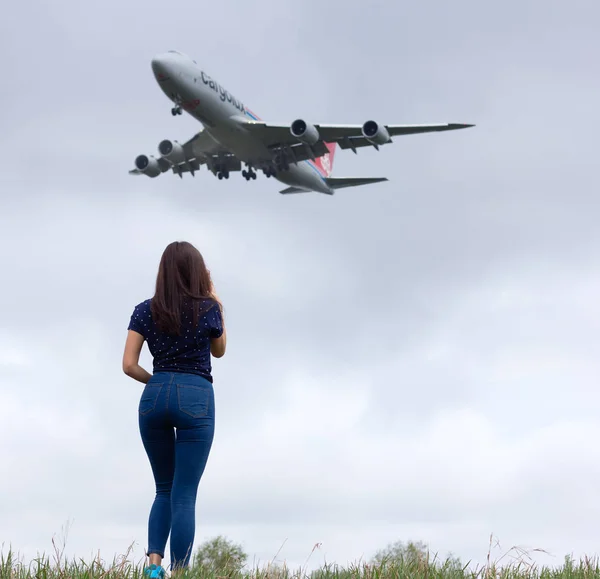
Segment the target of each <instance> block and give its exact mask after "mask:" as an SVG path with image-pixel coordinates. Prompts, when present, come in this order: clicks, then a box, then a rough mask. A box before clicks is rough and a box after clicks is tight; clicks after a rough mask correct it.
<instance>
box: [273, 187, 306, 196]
mask: <svg viewBox="0 0 600 579" xmlns="http://www.w3.org/2000/svg"><path fill="white" fill-rule="evenodd" d="M280 193H281V194H282V195H287V194H288V193H308V190H307V189H300V187H288V188H287V189H284V190H283V191H280Z"/></svg>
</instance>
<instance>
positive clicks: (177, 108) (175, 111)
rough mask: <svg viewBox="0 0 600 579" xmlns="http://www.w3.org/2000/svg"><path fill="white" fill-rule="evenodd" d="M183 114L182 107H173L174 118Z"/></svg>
mask: <svg viewBox="0 0 600 579" xmlns="http://www.w3.org/2000/svg"><path fill="white" fill-rule="evenodd" d="M181 113H182V111H181V107H180V106H176V107H173V108H172V109H171V114H172V115H173V116H175V115H180V114H181Z"/></svg>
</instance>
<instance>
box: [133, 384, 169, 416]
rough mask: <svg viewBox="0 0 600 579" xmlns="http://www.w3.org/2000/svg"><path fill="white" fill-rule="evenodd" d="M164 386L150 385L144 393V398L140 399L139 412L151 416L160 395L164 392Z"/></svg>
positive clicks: (147, 385)
mask: <svg viewBox="0 0 600 579" xmlns="http://www.w3.org/2000/svg"><path fill="white" fill-rule="evenodd" d="M162 386H163V385H162V384H154V383H148V384H146V387H145V388H144V391H143V392H142V396H141V398H140V405H139V407H138V412H139V413H140V414H141V415H142V416H145V415H146V414H150V412H152V411H153V410H154V408H155V407H156V401H157V400H158V397H159V395H160V392H161V390H162Z"/></svg>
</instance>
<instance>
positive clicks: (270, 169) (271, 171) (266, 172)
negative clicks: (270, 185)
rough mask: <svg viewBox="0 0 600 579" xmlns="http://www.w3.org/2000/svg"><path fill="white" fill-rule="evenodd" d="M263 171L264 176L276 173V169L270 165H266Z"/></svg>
mask: <svg viewBox="0 0 600 579" xmlns="http://www.w3.org/2000/svg"><path fill="white" fill-rule="evenodd" d="M263 173H264V174H265V177H267V178H269V177H275V175H276V171H275V169H273V168H272V167H266V168H265V169H263Z"/></svg>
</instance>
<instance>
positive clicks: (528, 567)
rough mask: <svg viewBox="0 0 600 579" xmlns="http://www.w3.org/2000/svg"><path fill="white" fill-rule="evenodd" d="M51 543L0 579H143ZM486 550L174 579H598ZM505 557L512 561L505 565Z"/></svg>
mask: <svg viewBox="0 0 600 579" xmlns="http://www.w3.org/2000/svg"><path fill="white" fill-rule="evenodd" d="M53 545H54V549H55V554H54V555H53V556H52V557H49V556H45V555H44V556H39V557H37V558H35V559H34V560H33V561H31V562H30V563H28V564H25V563H23V562H22V561H20V560H19V559H18V557H17V556H16V555H15V554H14V553H13V552H12V550H9V551H8V553H7V554H4V553H3V552H0V579H138V578H139V579H143V577H144V576H143V567H144V564H145V561H139V562H137V563H135V562H133V561H131V560H130V558H129V555H130V553H131V548H130V549H128V551H127V552H126V554H125V555H121V556H119V557H116V558H115V559H114V560H113V561H112V563H107V562H105V561H103V560H102V559H101V558H100V556H99V555H98V556H97V557H96V558H94V559H93V560H91V561H90V562H86V561H84V560H81V559H73V560H71V561H67V560H66V559H65V558H64V557H63V555H62V552H61V551H60V549H58V548H57V546H56V543H55V542H54V541H53ZM490 546H491V542H490ZM316 547H317V546H315V548H316ZM314 550H315V549H313V552H314ZM490 551H491V549H490ZM490 551H488V557H487V562H486V564H485V565H483V566H481V567H478V568H474V569H473V568H471V567H470V566H469V564H466V565H463V564H461V563H460V562H458V561H457V560H456V559H453V558H448V559H446V560H438V558H437V556H433V557H430V556H429V554H427V555H426V556H425V557H422V558H421V557H419V558H417V559H414V558H413V559H410V560H402V559H396V560H388V561H385V560H381V561H378V562H376V563H373V562H370V563H366V562H365V563H359V564H354V565H350V566H348V567H342V566H338V565H331V564H330V565H326V566H324V567H323V568H321V569H318V570H316V571H311V572H308V571H306V570H305V567H304V566H303V568H301V569H295V570H292V569H288V568H287V566H286V565H285V564H282V565H279V564H268V565H266V566H265V567H263V568H254V569H246V568H244V569H243V570H242V571H241V572H227V571H225V570H221V571H220V572H219V571H210V570H207V569H203V568H201V567H192V568H190V569H189V570H187V571H185V572H184V573H181V574H179V575H177V576H176V577H177V579H201V578H202V579H224V578H228V579H229V578H231V579H333V578H335V579H359V578H360V579H388V578H389V579H421V578H422V579H595V578H598V579H600V564H599V561H598V559H596V558H595V559H589V558H583V559H581V560H579V561H575V560H573V559H572V558H570V557H565V560H564V562H563V564H562V565H560V566H556V567H547V566H541V567H540V566H537V565H536V564H535V563H533V561H532V559H531V557H530V555H529V553H528V552H527V551H524V550H522V549H519V548H517V547H513V548H512V549H511V550H510V551H509V552H507V553H506V554H504V555H503V556H502V557H500V559H498V560H495V561H492V560H491V555H490ZM536 551H539V550H537V549H536ZM515 554H516V556H515ZM311 555H312V552H311ZM309 559H310V555H309ZM508 559H511V561H510V562H508V563H506V562H503V560H508ZM306 563H308V560H307V562H306Z"/></svg>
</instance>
